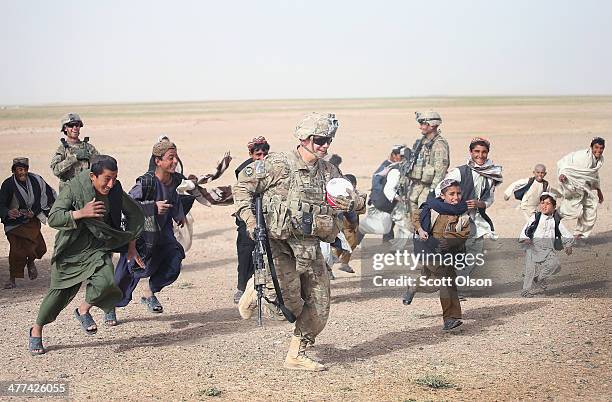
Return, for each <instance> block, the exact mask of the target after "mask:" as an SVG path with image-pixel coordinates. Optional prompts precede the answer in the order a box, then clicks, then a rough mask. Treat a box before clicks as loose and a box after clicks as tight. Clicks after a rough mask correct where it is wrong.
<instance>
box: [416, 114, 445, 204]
mask: <svg viewBox="0 0 612 402" xmlns="http://www.w3.org/2000/svg"><path fill="white" fill-rule="evenodd" d="M416 121H417V122H418V123H419V126H420V129H421V134H422V135H423V137H422V138H420V139H419V140H417V141H416V142H415V144H414V147H413V148H412V151H413V152H414V155H413V158H415V161H414V165H413V167H412V169H411V171H410V172H409V176H408V177H409V178H410V182H411V186H410V192H409V194H408V201H409V208H410V211H416V210H418V209H419V206H420V205H421V204H423V203H424V202H425V201H426V200H427V196H428V195H429V193H430V192H431V191H432V190H434V189H435V188H436V186H437V185H438V183H440V182H441V181H442V179H444V176H445V175H446V171H447V170H448V166H449V164H450V155H449V147H448V142H446V139H445V138H444V137H442V135H441V134H440V130H439V129H438V127H439V126H440V124H442V118H441V117H440V115H439V114H438V113H436V112H431V111H430V112H424V113H421V112H416Z"/></svg>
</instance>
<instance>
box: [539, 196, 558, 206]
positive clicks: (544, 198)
mask: <svg viewBox="0 0 612 402" xmlns="http://www.w3.org/2000/svg"><path fill="white" fill-rule="evenodd" d="M546 199H549V200H550V203H551V204H552V205H553V207H555V208H556V207H557V200H555V199H554V197H553V196H552V195H548V194H544V195H541V196H540V202H542V201H544V200H546Z"/></svg>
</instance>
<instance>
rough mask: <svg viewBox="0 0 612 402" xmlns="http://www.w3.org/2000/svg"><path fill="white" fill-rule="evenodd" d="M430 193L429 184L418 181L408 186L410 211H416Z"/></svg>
mask: <svg viewBox="0 0 612 402" xmlns="http://www.w3.org/2000/svg"><path fill="white" fill-rule="evenodd" d="M430 191H431V185H430V184H424V183H421V182H420V181H418V180H415V181H414V182H413V183H412V185H411V186H410V193H409V194H408V201H409V202H410V211H408V212H409V213H411V212H412V211H416V210H417V209H419V207H420V206H421V204H423V203H424V202H425V201H427V196H428V195H429V192H430Z"/></svg>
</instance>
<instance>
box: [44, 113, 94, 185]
mask: <svg viewBox="0 0 612 402" xmlns="http://www.w3.org/2000/svg"><path fill="white" fill-rule="evenodd" d="M81 127H83V120H81V117H80V116H79V115H78V114H76V113H68V114H67V115H65V116H64V117H62V121H61V128H60V131H61V132H62V133H64V135H65V136H66V138H62V139H61V140H60V141H61V145H60V146H59V147H58V148H57V150H56V151H55V155H53V158H52V159H51V169H53V174H54V175H56V176H57V177H58V178H59V179H60V185H59V188H60V190H61V189H62V187H63V186H64V184H65V183H66V182H67V181H68V180H70V179H72V178H73V177H74V176H76V175H77V174H78V173H79V172H81V171H82V170H84V169H89V167H90V160H91V157H92V156H94V155H98V151H97V150H96V148H95V147H94V146H93V145H91V144H90V143H89V137H85V139H84V140H83V141H81V139H80V138H79V135H80V134H81Z"/></svg>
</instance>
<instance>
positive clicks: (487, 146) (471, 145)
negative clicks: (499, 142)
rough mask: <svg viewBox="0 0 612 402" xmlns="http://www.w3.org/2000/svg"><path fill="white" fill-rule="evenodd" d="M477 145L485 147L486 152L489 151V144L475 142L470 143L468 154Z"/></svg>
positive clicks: (487, 142) (482, 141)
mask: <svg viewBox="0 0 612 402" xmlns="http://www.w3.org/2000/svg"><path fill="white" fill-rule="evenodd" d="M478 145H481V146H483V147H485V148H486V149H487V151H490V150H491V144H490V143H489V141H485V140H477V141H472V142H470V152H471V151H473V150H474V148H476V147H477V146H478Z"/></svg>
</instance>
